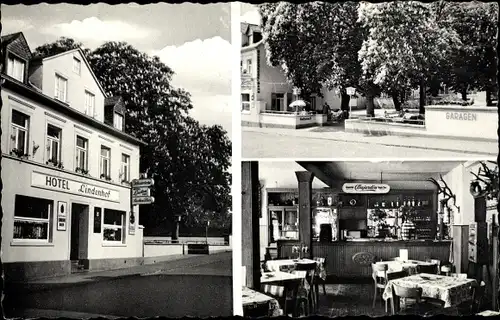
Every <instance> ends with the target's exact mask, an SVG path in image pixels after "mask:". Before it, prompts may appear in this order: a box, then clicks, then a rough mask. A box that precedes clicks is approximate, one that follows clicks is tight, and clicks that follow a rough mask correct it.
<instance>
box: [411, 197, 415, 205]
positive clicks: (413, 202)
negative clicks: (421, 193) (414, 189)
mask: <svg viewBox="0 0 500 320" xmlns="http://www.w3.org/2000/svg"><path fill="white" fill-rule="evenodd" d="M411 206H412V207H414V206H415V197H413V198H412V199H411Z"/></svg>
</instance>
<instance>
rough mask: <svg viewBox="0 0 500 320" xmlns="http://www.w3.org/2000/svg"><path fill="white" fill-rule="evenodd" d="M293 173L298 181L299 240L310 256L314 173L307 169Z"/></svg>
mask: <svg viewBox="0 0 500 320" xmlns="http://www.w3.org/2000/svg"><path fill="white" fill-rule="evenodd" d="M295 175H296V176H297V180H298V182H299V240H300V242H301V243H303V244H304V245H306V246H307V247H308V248H309V256H310V257H312V254H313V253H312V247H311V244H312V232H311V219H312V212H311V202H312V181H313V179H314V174H313V173H312V172H309V171H297V172H295Z"/></svg>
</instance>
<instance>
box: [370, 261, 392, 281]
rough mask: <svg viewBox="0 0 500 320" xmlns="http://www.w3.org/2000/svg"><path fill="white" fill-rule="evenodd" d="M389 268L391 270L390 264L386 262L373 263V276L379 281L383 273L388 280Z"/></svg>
mask: <svg viewBox="0 0 500 320" xmlns="http://www.w3.org/2000/svg"><path fill="white" fill-rule="evenodd" d="M387 270H389V266H388V265H387V264H385V263H372V278H373V280H375V281H377V278H379V277H380V276H379V274H380V273H382V274H383V275H384V276H383V278H384V279H385V280H387Z"/></svg>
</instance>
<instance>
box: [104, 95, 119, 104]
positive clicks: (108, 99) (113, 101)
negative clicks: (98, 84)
mask: <svg viewBox="0 0 500 320" xmlns="http://www.w3.org/2000/svg"><path fill="white" fill-rule="evenodd" d="M121 98H122V97H120V96H113V97H106V98H105V99H104V105H105V106H114V105H116V104H117V103H118V102H119V101H120V100H121Z"/></svg>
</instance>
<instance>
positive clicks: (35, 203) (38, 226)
mask: <svg viewBox="0 0 500 320" xmlns="http://www.w3.org/2000/svg"><path fill="white" fill-rule="evenodd" d="M52 207H53V202H52V201H50V200H46V199H40V198H32V197H26V196H21V195H16V199H15V207H14V239H23V240H28V239H29V240H45V241H49V240H50V225H51V224H50V220H51V217H52Z"/></svg>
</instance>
